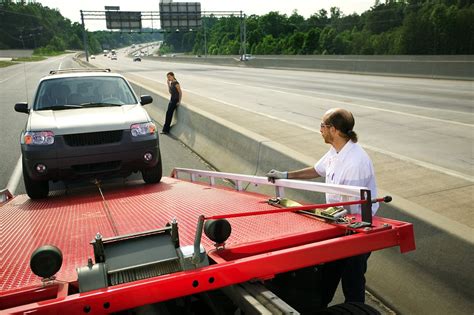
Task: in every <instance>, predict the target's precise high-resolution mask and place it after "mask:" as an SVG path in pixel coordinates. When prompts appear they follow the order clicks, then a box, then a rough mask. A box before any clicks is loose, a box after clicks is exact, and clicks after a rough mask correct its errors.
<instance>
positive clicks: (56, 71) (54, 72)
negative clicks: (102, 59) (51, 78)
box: [49, 68, 111, 75]
mask: <svg viewBox="0 0 474 315" xmlns="http://www.w3.org/2000/svg"><path fill="white" fill-rule="evenodd" d="M70 72H111V70H110V69H109V68H107V69H96V68H69V69H58V70H51V71H49V74H50V75H52V74H59V73H70Z"/></svg>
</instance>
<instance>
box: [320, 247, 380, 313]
mask: <svg viewBox="0 0 474 315" xmlns="http://www.w3.org/2000/svg"><path fill="white" fill-rule="evenodd" d="M370 254H371V253H367V254H362V255H358V256H353V257H349V258H345V259H341V260H336V261H333V262H330V263H327V264H324V267H323V275H322V277H323V279H322V281H323V283H324V287H325V288H324V289H323V298H322V300H323V305H326V306H327V305H328V304H329V303H331V301H332V299H333V297H334V294H335V293H336V289H337V286H338V285H339V281H340V280H342V291H343V292H344V297H345V303H349V302H360V303H365V272H366V271H367V260H368V259H369V256H370Z"/></svg>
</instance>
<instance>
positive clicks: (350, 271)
mask: <svg viewBox="0 0 474 315" xmlns="http://www.w3.org/2000/svg"><path fill="white" fill-rule="evenodd" d="M354 125H355V120H354V116H353V115H352V113H351V112H349V111H348V110H345V109H342V108H333V109H330V110H328V111H327V112H326V113H325V114H324V115H323V117H322V121H321V124H320V132H321V136H322V137H323V139H324V142H325V143H328V144H330V145H331V148H330V149H329V151H328V152H327V153H326V154H325V155H324V156H323V157H322V158H321V159H320V160H319V161H318V162H317V163H316V164H315V165H314V166H311V167H307V168H304V169H300V170H296V171H290V172H287V171H285V172H283V171H278V170H274V169H273V170H271V171H270V172H268V173H267V177H268V180H269V181H272V182H274V181H275V179H311V178H317V177H325V181H326V183H328V184H339V185H351V186H362V187H367V188H369V189H370V190H371V195H372V197H373V198H375V197H376V196H377V188H376V184H375V174H374V168H373V165H372V161H371V160H370V158H369V156H368V155H367V153H366V152H365V151H364V149H363V148H362V147H361V146H360V145H359V144H358V143H357V140H358V139H357V133H356V132H355V131H354ZM347 200H348V198H347V197H346V196H341V195H336V194H326V202H327V203H334V202H341V201H347ZM377 209H378V204H373V205H372V214H375V212H376V211H377ZM347 210H348V211H349V212H350V213H351V214H356V213H357V214H360V212H361V208H360V205H354V206H349V207H347ZM369 256H370V253H367V254H363V255H359V256H355V257H350V258H347V259H343V260H340V261H335V262H332V263H328V264H325V265H324V268H323V279H324V286H325V290H324V294H323V295H324V296H323V297H322V298H323V304H324V305H327V304H329V303H330V302H331V300H332V298H333V296H334V293H335V291H336V288H337V286H338V284H339V280H341V278H342V289H343V292H344V296H345V302H346V303H348V302H359V303H364V302H365V272H366V270H367V259H368V258H369Z"/></svg>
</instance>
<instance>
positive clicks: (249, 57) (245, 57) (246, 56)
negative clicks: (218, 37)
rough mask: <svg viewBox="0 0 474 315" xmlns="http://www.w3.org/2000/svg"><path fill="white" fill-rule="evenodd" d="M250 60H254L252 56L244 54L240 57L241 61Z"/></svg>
mask: <svg viewBox="0 0 474 315" xmlns="http://www.w3.org/2000/svg"><path fill="white" fill-rule="evenodd" d="M252 59H255V57H254V56H252V55H251V54H245V55H242V56H241V57H240V60H243V61H247V60H252Z"/></svg>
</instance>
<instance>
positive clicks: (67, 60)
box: [0, 55, 209, 194]
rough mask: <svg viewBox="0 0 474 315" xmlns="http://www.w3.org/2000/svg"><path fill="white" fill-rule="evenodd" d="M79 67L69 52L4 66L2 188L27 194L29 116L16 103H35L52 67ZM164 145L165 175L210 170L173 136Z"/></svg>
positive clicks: (0, 81)
mask: <svg viewBox="0 0 474 315" xmlns="http://www.w3.org/2000/svg"><path fill="white" fill-rule="evenodd" d="M77 67H78V66H77V64H76V63H75V62H74V61H72V55H67V56H61V57H53V58H49V59H48V60H45V61H41V62H29V63H22V64H19V65H15V66H10V67H6V68H0V92H1V94H0V95H1V100H0V106H1V110H2V114H1V115H0V131H1V134H2V135H3V139H2V141H0V152H1V161H0V188H4V187H7V186H8V187H9V189H10V190H11V191H13V192H14V193H15V194H24V193H25V189H24V186H23V179H22V177H21V163H20V161H21V160H20V156H21V151H20V144H19V139H20V132H21V130H22V129H23V127H24V125H25V123H26V119H27V115H26V114H22V113H17V112H15V110H14V109H13V107H14V105H15V103H17V102H23V101H29V102H32V98H33V97H34V92H35V90H36V88H37V86H38V81H39V79H40V78H41V77H43V76H45V75H46V74H48V72H49V71H50V70H53V69H64V68H77ZM149 106H150V105H149ZM151 106H152V105H151ZM160 145H161V152H162V158H163V175H164V176H169V174H170V173H171V170H172V169H173V167H176V166H179V167H188V168H196V169H209V167H208V166H207V165H206V164H205V163H204V162H203V161H202V160H200V158H199V157H198V156H196V155H195V154H194V153H192V151H190V150H189V149H188V148H186V147H184V146H183V145H182V144H181V143H180V142H178V141H176V140H174V139H173V138H170V137H161V138H160ZM140 178H141V176H140V175H139V174H136V175H132V176H131V177H129V179H131V180H132V179H140ZM63 187H64V186H63V184H62V183H57V184H54V186H52V189H53V190H54V189H62V188H63Z"/></svg>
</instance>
